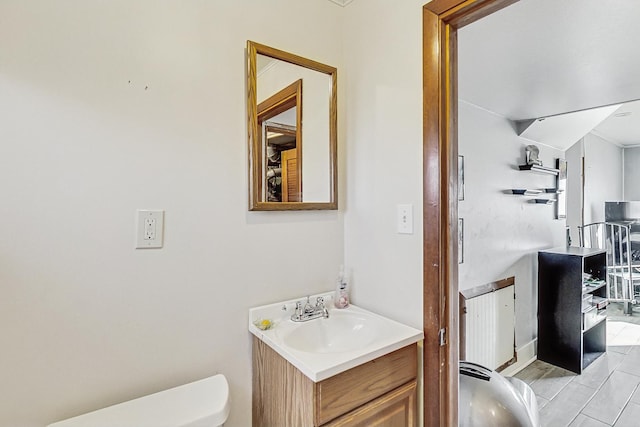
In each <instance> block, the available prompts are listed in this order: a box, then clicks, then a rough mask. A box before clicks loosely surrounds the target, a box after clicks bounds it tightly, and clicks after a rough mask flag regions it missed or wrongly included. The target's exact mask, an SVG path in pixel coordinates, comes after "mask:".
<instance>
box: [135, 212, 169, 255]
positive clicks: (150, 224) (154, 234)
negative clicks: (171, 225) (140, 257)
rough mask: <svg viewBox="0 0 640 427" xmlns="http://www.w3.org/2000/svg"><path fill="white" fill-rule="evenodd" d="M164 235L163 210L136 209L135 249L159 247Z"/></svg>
mask: <svg viewBox="0 0 640 427" xmlns="http://www.w3.org/2000/svg"><path fill="white" fill-rule="evenodd" d="M163 237H164V211H160V210H141V209H140V210H137V211H136V249H148V248H161V247H162V244H163Z"/></svg>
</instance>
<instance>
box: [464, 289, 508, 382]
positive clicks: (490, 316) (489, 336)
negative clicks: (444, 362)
mask: <svg viewBox="0 0 640 427" xmlns="http://www.w3.org/2000/svg"><path fill="white" fill-rule="evenodd" d="M460 338H461V339H460V360H466V361H468V362H474V363H478V364H480V365H483V366H486V367H487V368H490V369H494V370H497V371H501V370H503V369H504V368H506V367H507V366H509V365H512V364H513V363H515V362H516V351H515V278H513V277H510V278H508V279H504V280H500V281H497V282H493V283H489V284H487V285H482V286H477V287H475V288H471V289H465V290H464V291H460Z"/></svg>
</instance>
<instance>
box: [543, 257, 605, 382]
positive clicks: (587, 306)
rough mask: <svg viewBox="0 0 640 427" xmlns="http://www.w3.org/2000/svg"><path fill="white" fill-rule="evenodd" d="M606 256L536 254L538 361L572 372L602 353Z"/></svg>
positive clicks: (603, 348) (580, 371) (579, 369)
mask: <svg viewBox="0 0 640 427" xmlns="http://www.w3.org/2000/svg"><path fill="white" fill-rule="evenodd" d="M606 269H607V267H606V253H605V251H603V250H600V249H587V248H572V247H569V248H555V249H549V250H546V251H540V252H538V359H539V360H543V361H545V362H548V363H551V364H554V365H556V366H560V367H562V368H565V369H568V370H570V371H573V372H575V373H578V374H580V373H582V370H583V369H584V368H586V367H587V366H589V364H591V362H593V361H594V360H595V359H596V358H597V357H598V356H600V355H602V354H603V353H604V352H605V351H606V350H607V322H606V310H604V309H602V308H598V307H599V306H602V305H604V304H602V303H600V304H596V302H597V301H602V299H603V298H606V286H605V283H606Z"/></svg>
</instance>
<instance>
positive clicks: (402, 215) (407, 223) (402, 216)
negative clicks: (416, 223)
mask: <svg viewBox="0 0 640 427" xmlns="http://www.w3.org/2000/svg"><path fill="white" fill-rule="evenodd" d="M398 233H400V234H413V205H398Z"/></svg>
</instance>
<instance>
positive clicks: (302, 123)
mask: <svg viewBox="0 0 640 427" xmlns="http://www.w3.org/2000/svg"><path fill="white" fill-rule="evenodd" d="M247 79H248V81H247V113H248V135H249V210H252V211H278V210H321V209H326V210H329V209H337V208H338V202H337V193H338V191H337V187H338V186H337V70H336V68H334V67H331V66H329V65H325V64H322V63H319V62H316V61H313V60H310V59H306V58H303V57H301V56H297V55H294V54H291V53H288V52H284V51H282V50H279V49H275V48H272V47H269V46H265V45H262V44H259V43H255V42H252V41H248V42H247Z"/></svg>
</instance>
